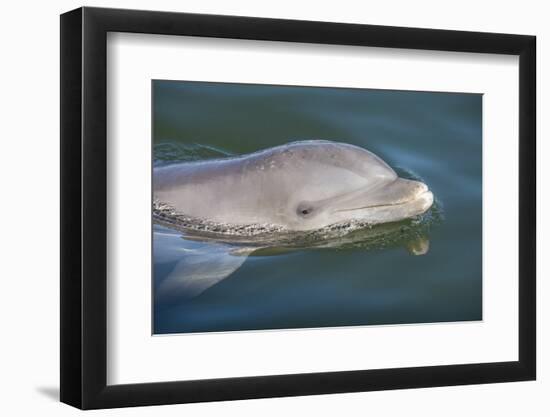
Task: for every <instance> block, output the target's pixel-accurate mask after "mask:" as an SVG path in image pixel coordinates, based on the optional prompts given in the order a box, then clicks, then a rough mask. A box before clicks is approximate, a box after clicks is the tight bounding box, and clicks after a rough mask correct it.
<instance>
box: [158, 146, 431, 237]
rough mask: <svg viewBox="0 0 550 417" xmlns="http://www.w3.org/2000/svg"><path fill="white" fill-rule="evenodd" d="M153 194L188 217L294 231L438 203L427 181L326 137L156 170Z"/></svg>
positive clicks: (400, 214) (408, 213)
mask: <svg viewBox="0 0 550 417" xmlns="http://www.w3.org/2000/svg"><path fill="white" fill-rule="evenodd" d="M153 195H154V198H155V199H156V200H157V201H160V202H162V203H165V204H168V205H169V206H171V207H172V208H174V210H175V211H176V212H178V213H181V214H185V215H187V216H190V217H196V218H200V219H206V220H208V221H211V222H216V223H222V224H234V225H248V224H269V225H275V226H279V227H281V228H284V229H286V230H290V231H309V230H316V229H321V228H323V227H326V226H329V225H333V224H337V223H344V222H349V221H352V220H358V221H361V222H365V223H368V224H380V223H388V222H395V221H399V220H403V219H407V218H411V217H414V216H417V215H420V214H422V213H424V212H425V211H426V210H428V209H429V208H430V206H431V205H432V203H433V195H432V193H431V192H430V191H429V190H428V187H427V186H426V185H425V184H424V183H422V182H419V181H413V180H408V179H404V178H400V177H398V176H397V174H396V173H395V171H394V170H393V169H392V168H391V167H390V166H389V165H388V164H386V163H385V162H384V161H383V160H382V159H380V158H379V157H378V156H376V155H375V154H373V153H372V152H369V151H367V150H366V149H363V148H360V147H357V146H354V145H349V144H345V143H338V142H329V141H303V142H292V143H289V144H286V145H283V146H277V147H274V148H270V149H266V150H262V151H259V152H255V153H252V154H248V155H242V156H238V157H233V158H226V159H216V160H207V161H197V162H185V163H179V164H174V165H170V166H165V167H160V168H155V170H154V175H153Z"/></svg>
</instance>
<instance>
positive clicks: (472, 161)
mask: <svg viewBox="0 0 550 417" xmlns="http://www.w3.org/2000/svg"><path fill="white" fill-rule="evenodd" d="M61 102H62V103H61V117H62V119H61V164H62V166H61V220H62V221H61V401H63V402H65V403H67V404H70V405H73V406H76V407H79V408H83V409H90V408H110V407H123V406H138V405H154V404H172V403H185V402H199V401H215V400H232V399H246V398H262V397H276V396H295V395H312V394H323V393H338V392H352V391H371V390H386V389H399V388H417V387H433V386H444V385H461V384H480V383H493V382H505V381H523V380H532V379H535V374H536V371H535V370H536V351H535V345H536V343H535V337H536V336H535V328H536V317H535V299H536V297H535V291H536V289H535V245H536V240H535V235H536V233H535V231H536V223H535V214H536V213H535V200H536V195H535V102H536V100H535V37H533V36H526V35H508V34H492V33H474V32H459V31H446V30H431V29H414V28H397V27H384V26H371V25H356V24H340V23H327V22H311V21H292V20H278V19H264V18H250V17H235V16H214V15H197V14H185V13H168V12H150V11H135V10H117V9H100V8H81V9H77V10H74V11H71V12H68V13H66V14H63V15H62V16H61Z"/></svg>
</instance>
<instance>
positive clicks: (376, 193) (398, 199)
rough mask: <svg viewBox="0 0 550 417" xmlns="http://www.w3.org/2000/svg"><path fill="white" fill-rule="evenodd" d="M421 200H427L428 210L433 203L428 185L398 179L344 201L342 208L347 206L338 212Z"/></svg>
mask: <svg viewBox="0 0 550 417" xmlns="http://www.w3.org/2000/svg"><path fill="white" fill-rule="evenodd" d="M420 198H422V199H424V200H426V204H427V207H426V210H427V209H428V208H429V207H430V206H431V205H432V203H433V195H432V193H431V192H430V191H429V189H428V186H427V185H426V184H424V183H422V182H420V181H414V180H407V179H405V178H396V179H395V180H394V181H392V182H390V183H382V184H380V185H379V186H378V187H376V188H374V189H368V190H365V192H364V193H358V194H355V195H353V197H352V198H350V199H349V200H348V201H342V204H341V206H345V208H341V209H339V210H336V211H349V210H360V209H367V208H373V207H385V206H395V205H400V204H404V203H409V202H412V201H414V200H417V199H420ZM428 203H429V204H428Z"/></svg>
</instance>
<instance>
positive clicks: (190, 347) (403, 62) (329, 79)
mask: <svg viewBox="0 0 550 417" xmlns="http://www.w3.org/2000/svg"><path fill="white" fill-rule="evenodd" d="M107 45H108V49H107V51H108V52H107V53H108V57H107V60H108V71H107V89H108V99H107V105H108V117H107V120H108V121H107V123H108V128H107V132H108V133H107V135H108V139H107V140H108V160H109V162H108V168H107V170H108V172H107V176H108V178H109V182H108V184H109V185H108V197H107V201H108V212H107V219H108V223H109V227H108V236H107V241H108V242H109V247H108V250H107V253H108V256H107V258H108V262H107V270H108V277H107V280H108V286H107V288H108V291H107V294H108V303H107V304H108V306H109V308H108V320H107V322H108V325H109V331H108V338H107V343H108V350H107V351H108V355H107V360H108V367H107V369H108V373H107V383H108V384H128V383H140V382H160V381H171V380H172V381H173V380H180V379H186V380H189V379H207V378H225V377H237V376H254V375H275V374H291V373H302V372H327V371H338V370H356V369H375V368H400V367H408V366H428V365H444V364H451V363H452V364H461V363H483V362H505V361H515V360H517V359H518V353H517V294H518V289H517V283H518V277H517V270H518V266H517V265H518V252H517V250H518V249H517V219H518V211H517V199H518V195H517V191H518V190H517V184H518V165H519V164H518V159H517V155H518V136H517V132H518V108H517V102H518V78H519V74H518V58H517V57H513V56H502V55H500V56H499V55H488V54H463V53H452V52H426V51H404V50H398V49H395V50H390V49H381V48H364V47H342V46H335V45H331V46H326V45H307V44H288V43H282V42H275V43H274V42H270V43H265V42H261V41H244V40H219V39H216V40H212V39H198V40H197V39H196V38H195V39H193V38H190V37H173V36H172V37H167V36H151V35H147V36H145V35H137V34H112V35H110V36H109V38H108V41H107ZM220 63H223V65H220ZM405 67H406V71H403V70H402V69H403V68H405ZM151 79H170V80H175V79H180V80H181V79H184V80H208V81H220V80H223V81H226V82H227V81H233V82H250V81H253V82H261V83H264V84H286V85H315V86H339V87H363V88H368V87H376V88H389V89H405V90H414V89H417V90H422V91H455V92H456V91H458V92H476V93H483V190H484V191H483V321H478V322H466V323H437V324H435V323H432V324H417V325H410V326H402V325H401V326H359V327H348V328H324V329H315V330H312V329H299V330H298V329H293V330H277V331H256V332H230V333H220V334H212V333H208V334H194V335H185V336H179V337H176V336H166V337H151V335H150V329H151V328H152V325H151V313H150V312H151V310H152V306H151V304H150V302H151V274H150V271H151V256H150V255H151V246H150V242H151V240H150V237H151V223H150V220H151V213H150V205H149V201H150V198H151V190H150V188H149V187H148V185H149V184H151V177H150V175H151V171H150V170H149V169H147V168H148V167H149V164H150V161H151V158H152V157H151V145H150V140H151V137H150V132H151V117H150V115H151ZM337 139H345V138H337ZM128 149H132V157H128V153H127V152H126V151H127V150H128ZM512 202H514V203H512ZM503 224H506V225H507V227H508V228H509V231H508V232H507V238H508V239H510V241H511V242H514V241H515V242H516V243H515V244H514V243H512V244H510V243H509V241H508V239H506V240H503V239H502V237H501V230H502V225H503ZM508 233H509V234H508ZM402 346H407V348H406V349H401V347H402ZM342 352H345V354H342ZM201 358H208V360H207V364H208V366H205V362H203V360H201ZM228 358H231V360H228ZM266 358H268V360H266Z"/></svg>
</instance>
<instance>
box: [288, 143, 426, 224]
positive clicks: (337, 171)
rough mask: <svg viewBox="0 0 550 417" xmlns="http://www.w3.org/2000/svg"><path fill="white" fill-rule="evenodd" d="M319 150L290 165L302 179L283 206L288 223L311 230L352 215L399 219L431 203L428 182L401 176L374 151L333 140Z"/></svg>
mask: <svg viewBox="0 0 550 417" xmlns="http://www.w3.org/2000/svg"><path fill="white" fill-rule="evenodd" d="M317 151H318V152H309V155H308V157H307V159H306V158H303V160H304V161H307V162H303V163H302V164H301V166H300V167H296V166H294V167H293V168H294V172H292V170H291V175H293V176H294V177H295V178H297V177H298V176H299V178H300V181H296V182H297V183H298V184H296V186H295V191H294V192H293V193H292V195H291V196H289V198H288V199H287V203H288V207H287V210H285V216H284V217H285V218H286V219H285V220H284V222H285V223H287V225H288V226H289V227H290V228H291V229H294V230H312V229H318V228H322V227H325V226H328V225H332V224H336V223H342V222H349V221H351V220H357V221H360V222H365V223H368V224H379V223H389V222H396V221H400V220H403V219H407V218H411V217H414V216H417V215H420V214H422V213H424V212H425V211H426V210H428V209H429V208H430V207H431V205H432V204H433V194H432V192H431V191H430V190H429V189H428V186H427V185H426V184H424V183H423V182H420V181H415V180H410V179H405V178H400V177H399V176H398V175H397V174H396V172H395V171H394V170H393V169H392V168H391V167H390V166H389V165H388V164H386V163H385V162H384V161H383V160H382V159H381V158H379V157H378V156H376V155H375V154H373V153H372V152H369V151H367V150H365V149H363V148H358V147H356V146H353V145H347V144H335V143H333V142H329V143H325V146H324V147H321V148H319V149H318V150H317ZM296 170H299V172H296Z"/></svg>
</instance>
